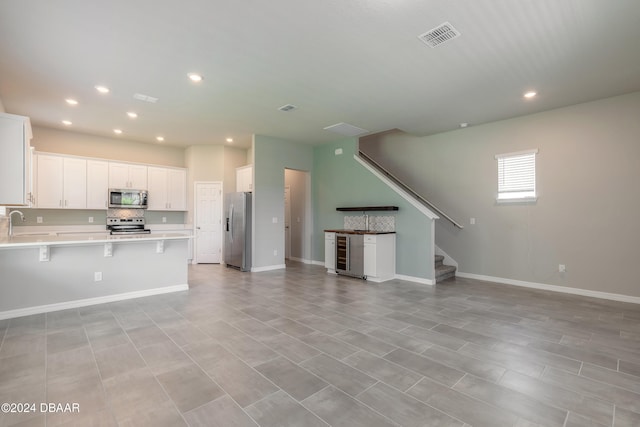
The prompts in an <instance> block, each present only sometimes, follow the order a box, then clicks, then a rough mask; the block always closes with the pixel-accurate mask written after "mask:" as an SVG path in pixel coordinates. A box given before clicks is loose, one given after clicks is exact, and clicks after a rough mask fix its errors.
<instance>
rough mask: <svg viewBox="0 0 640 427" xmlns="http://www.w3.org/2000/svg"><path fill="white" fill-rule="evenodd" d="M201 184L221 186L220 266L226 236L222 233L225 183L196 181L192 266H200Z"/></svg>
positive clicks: (194, 183) (194, 186) (194, 184)
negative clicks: (199, 204) (199, 213)
mask: <svg viewBox="0 0 640 427" xmlns="http://www.w3.org/2000/svg"><path fill="white" fill-rule="evenodd" d="M199 184H220V242H219V244H220V264H222V263H223V262H224V234H223V233H222V215H223V214H224V183H223V182H222V181H194V182H193V230H192V235H193V244H192V248H193V259H192V261H191V263H192V264H198V237H197V231H198V230H197V229H196V227H197V224H198V185H199Z"/></svg>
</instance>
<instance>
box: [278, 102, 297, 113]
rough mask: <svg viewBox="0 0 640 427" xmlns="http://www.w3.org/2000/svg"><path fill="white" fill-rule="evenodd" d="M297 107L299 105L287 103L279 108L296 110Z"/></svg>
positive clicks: (281, 109)
mask: <svg viewBox="0 0 640 427" xmlns="http://www.w3.org/2000/svg"><path fill="white" fill-rule="evenodd" d="M296 108H298V107H296V106H295V105H291V104H286V105H283V106H282V107H280V108H278V110H280V111H291V110H295V109H296Z"/></svg>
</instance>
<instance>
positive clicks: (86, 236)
mask: <svg viewBox="0 0 640 427" xmlns="http://www.w3.org/2000/svg"><path fill="white" fill-rule="evenodd" d="M190 238H191V236H187V235H185V234H180V233H151V234H135V235H111V234H109V233H46V234H45V233H42V234H39V233H36V234H21V235H14V236H13V237H9V236H2V237H0V249H3V248H4V249H13V248H24V247H34V246H36V247H37V246H54V245H55V246H62V245H91V244H101V243H118V242H123V243H124V242H140V241H154V240H179V239H190Z"/></svg>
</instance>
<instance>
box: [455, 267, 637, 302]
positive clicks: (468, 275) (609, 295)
mask: <svg viewBox="0 0 640 427" xmlns="http://www.w3.org/2000/svg"><path fill="white" fill-rule="evenodd" d="M456 277H463V278H466V279H476V280H482V281H484V282H494V283H500V284H503V285H513V286H521V287H524V288H532V289H542V290H545V291H552V292H561V293H564V294H573V295H582V296H585V297H593V298H600V299H608V300H613V301H621V302H630V303H633V304H640V297H634V296H631V295H622V294H612V293H609V292H601V291H590V290H588V289H580V288H569V287H567V286H558V285H547V284H545V283H536V282H526V281H524V280H515V279H505V278H503V277H494V276H484V275H481V274H472V273H463V272H461V271H458V272H456Z"/></svg>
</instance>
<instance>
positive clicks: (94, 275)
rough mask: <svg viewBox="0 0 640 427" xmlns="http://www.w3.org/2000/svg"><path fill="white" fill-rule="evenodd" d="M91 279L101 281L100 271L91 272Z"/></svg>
mask: <svg viewBox="0 0 640 427" xmlns="http://www.w3.org/2000/svg"><path fill="white" fill-rule="evenodd" d="M93 281H94V282H101V281H102V271H96V272H95V273H93Z"/></svg>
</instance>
